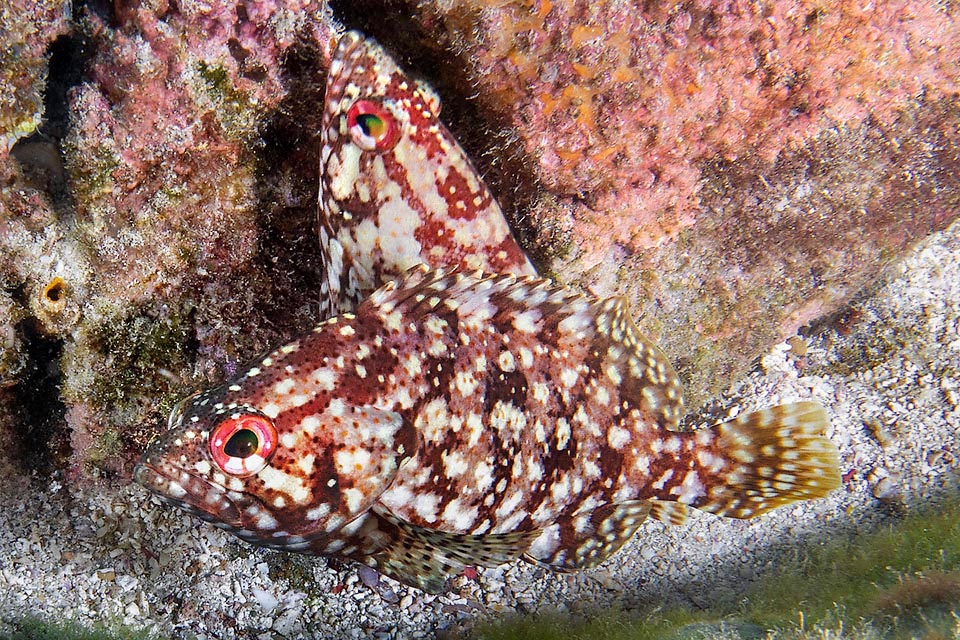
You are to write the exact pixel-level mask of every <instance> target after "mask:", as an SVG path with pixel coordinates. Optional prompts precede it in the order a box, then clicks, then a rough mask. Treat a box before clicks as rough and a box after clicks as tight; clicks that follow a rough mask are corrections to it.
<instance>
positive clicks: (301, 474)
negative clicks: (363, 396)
mask: <svg viewBox="0 0 960 640" xmlns="http://www.w3.org/2000/svg"><path fill="white" fill-rule="evenodd" d="M276 356H277V357H276V360H277V361H278V366H279V367H280V368H279V370H280V371H287V372H289V371H290V370H291V368H293V370H295V371H296V370H298V368H296V367H292V365H291V366H289V367H288V366H286V365H285V364H284V357H285V356H284V355H283V354H282V353H281V352H280V351H278V352H277V354H276ZM288 364H289V363H288ZM254 370H256V371H259V375H257V376H256V377H252V376H249V373H247V374H241V375H240V376H238V377H237V378H235V379H233V380H229V381H227V382H225V383H224V384H223V385H221V386H219V387H216V388H214V389H211V390H208V391H205V392H203V393H197V394H194V395H192V396H189V397H187V398H185V399H184V400H183V401H182V402H181V403H180V404H179V405H177V406H176V407H175V408H174V409H173V411H172V412H171V414H170V418H169V422H168V428H167V430H166V432H165V433H163V434H162V435H161V436H160V437H159V438H158V439H157V440H156V441H155V442H154V443H152V444H151V445H150V446H149V447H148V449H147V450H146V451H145V452H144V454H143V457H142V458H141V460H140V462H139V463H138V464H137V466H136V469H135V472H134V476H135V479H136V481H137V482H138V483H140V484H141V485H143V486H144V487H146V488H147V489H149V490H150V491H152V492H153V493H155V494H157V495H158V496H159V497H160V498H161V499H163V500H164V501H166V502H168V503H170V504H173V505H174V506H176V507H179V508H180V509H183V510H185V511H187V512H189V513H191V514H193V515H196V516H198V517H200V518H202V519H204V520H207V521H209V522H211V523H213V524H214V525H216V526H218V527H220V528H222V529H226V530H229V531H231V532H232V533H234V534H236V535H238V536H239V537H241V538H243V539H245V540H247V541H249V542H253V543H255V544H259V545H262V546H269V547H275V548H286V549H292V550H306V549H308V548H316V547H317V546H318V545H320V546H321V547H322V544H323V542H324V541H325V540H330V539H335V538H336V537H337V535H338V532H339V531H340V529H341V528H343V527H345V526H347V525H348V524H349V523H351V522H353V521H354V520H356V519H357V518H358V516H360V515H362V514H363V513H365V512H366V511H367V510H368V509H369V508H370V507H371V506H372V505H373V504H374V503H375V501H376V500H377V498H378V497H379V496H380V494H381V493H383V491H385V490H386V489H387V488H388V487H389V486H390V484H391V483H392V482H393V479H394V477H395V476H396V474H397V471H398V469H399V467H400V465H401V464H402V463H403V462H404V461H405V460H407V459H409V458H410V457H412V456H413V455H414V453H415V448H416V439H415V432H414V430H413V428H412V426H410V425H408V424H407V423H406V422H405V421H404V419H403V418H402V416H401V415H400V414H399V413H396V412H393V411H389V410H381V409H378V408H377V407H375V406H371V405H367V404H360V403H356V404H353V403H351V402H349V401H347V400H345V399H343V398H340V397H335V396H334V395H333V394H332V392H334V391H335V389H327V390H326V391H325V392H317V393H314V394H312V395H310V394H309V393H305V394H301V395H307V396H308V399H307V401H304V400H303V398H301V399H300V400H296V401H295V402H294V403H290V402H289V400H287V404H283V401H284V399H279V398H278V397H277V396H276V394H273V395H269V394H267V393H266V392H265V391H264V387H266V389H270V390H274V391H276V390H277V389H280V390H286V389H287V388H288V387H291V388H293V389H295V390H301V391H305V392H306V391H309V388H310V386H309V381H308V380H307V379H304V380H294V381H292V382H291V381H290V380H291V378H277V379H270V375H271V373H272V368H271V369H267V368H266V367H262V366H261V367H255V368H253V369H251V371H254ZM255 380H256V382H254V381H255ZM327 386H328V385H325V386H324V389H326V388H327ZM288 397H289V394H288V396H285V398H288ZM294 405H296V406H294Z"/></svg>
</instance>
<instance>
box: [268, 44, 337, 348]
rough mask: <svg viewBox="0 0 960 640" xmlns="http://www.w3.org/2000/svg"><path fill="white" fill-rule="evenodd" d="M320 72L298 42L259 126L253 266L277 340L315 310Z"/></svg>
mask: <svg viewBox="0 0 960 640" xmlns="http://www.w3.org/2000/svg"><path fill="white" fill-rule="evenodd" d="M325 74H326V67H325V65H324V63H323V57H322V52H321V51H320V49H319V48H318V45H317V43H315V42H313V41H312V40H309V39H307V38H303V39H301V40H299V41H298V42H297V43H295V44H294V45H293V46H291V47H290V49H289V50H288V51H287V53H286V54H285V56H284V60H283V76H284V82H285V86H286V89H287V94H286V96H285V97H284V99H283V101H282V102H281V103H280V104H279V105H278V107H277V108H276V109H275V110H274V112H273V113H272V114H271V115H270V116H269V118H267V120H266V121H265V122H264V123H263V124H262V126H261V129H260V131H261V135H260V138H261V141H262V143H263V145H262V147H260V148H259V149H258V151H257V153H258V172H257V180H256V184H257V200H258V209H259V211H260V216H259V225H260V233H259V234H258V237H259V247H258V253H257V258H256V261H257V262H258V263H259V264H260V265H261V267H262V269H263V270H264V273H265V275H266V278H267V280H268V281H269V283H270V296H269V299H264V300H263V302H262V305H261V307H260V308H259V309H258V313H259V314H262V315H263V316H264V317H268V318H272V319H274V321H273V322H272V323H271V324H272V325H273V326H272V328H273V329H274V330H276V332H277V337H278V339H279V338H284V339H285V338H287V337H289V336H290V335H293V334H294V333H296V332H298V331H303V330H306V329H307V328H309V327H310V326H313V325H314V324H315V323H316V322H317V321H318V317H317V313H318V310H319V291H320V277H321V275H322V271H323V266H322V264H321V259H320V246H319V242H320V241H319V237H318V233H317V193H318V189H319V181H320V176H319V168H320V123H321V118H322V115H323V96H324V76H325Z"/></svg>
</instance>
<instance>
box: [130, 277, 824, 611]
mask: <svg viewBox="0 0 960 640" xmlns="http://www.w3.org/2000/svg"><path fill="white" fill-rule="evenodd" d="M682 416H683V398H682V390H681V385H680V382H679V379H678V377H677V374H676V373H675V371H674V370H673V368H672V367H671V365H670V363H669V361H668V360H667V358H666V357H665V356H664V354H663V353H662V352H661V351H660V350H659V349H658V348H657V347H656V346H655V345H654V344H653V343H652V342H651V341H650V340H648V339H647V338H645V337H644V336H643V335H642V334H641V333H640V332H639V331H638V329H637V327H636V325H635V324H634V322H633V320H632V318H631V316H630V313H629V309H628V306H627V303H626V301H625V300H624V299H623V298H616V297H614V298H606V299H601V298H598V297H595V296H592V295H590V294H587V293H582V292H580V291H578V290H575V289H572V288H570V287H566V286H563V285H559V284H555V283H553V282H552V281H550V280H548V279H545V278H540V277H537V276H532V275H516V274H490V273H485V272H482V271H466V270H463V269H459V268H454V269H447V270H445V269H432V268H429V267H427V266H424V265H419V266H416V267H413V268H411V269H410V270H408V271H407V272H405V273H404V274H402V275H401V277H400V278H398V279H396V280H392V281H390V282H388V283H387V284H385V285H384V286H382V287H381V288H379V289H377V290H376V291H374V292H373V293H372V294H371V295H369V296H368V297H367V298H365V299H364V300H363V301H361V302H360V303H359V304H358V305H357V306H356V308H355V309H354V310H353V311H351V312H344V313H342V314H339V315H337V316H334V317H332V318H329V319H327V320H325V321H323V322H321V323H319V324H318V325H317V326H316V327H315V328H314V329H313V330H311V331H309V332H307V333H305V334H303V335H300V336H298V337H297V338H296V339H294V340H293V341H291V342H289V343H287V344H285V345H283V346H281V347H279V348H277V349H275V350H274V351H272V352H270V353H269V354H267V355H266V356H265V357H262V358H259V359H257V360H255V361H254V362H252V363H251V364H249V365H248V366H247V367H245V368H243V369H241V370H240V371H239V372H238V373H237V374H236V375H235V376H234V377H232V378H230V379H228V380H226V381H225V382H223V383H222V384H221V385H219V386H216V387H214V388H212V389H209V390H206V391H203V392H201V393H198V394H195V395H193V396H189V397H187V398H186V399H184V400H183V401H182V402H181V403H180V404H179V405H178V406H177V407H176V408H175V409H174V410H173V411H172V413H171V415H170V419H169V424H168V430H167V431H166V432H165V433H164V434H163V435H162V436H161V437H160V438H159V439H158V440H157V441H156V442H154V443H153V444H152V445H150V447H149V448H148V449H147V451H146V452H145V453H144V455H143V457H142V459H141V460H140V462H139V463H138V465H137V466H136V469H135V478H136V480H137V482H139V483H140V484H141V485H143V486H144V487H146V488H147V489H149V490H150V491H152V492H154V493H155V494H157V495H158V496H160V498H161V499H163V500H165V501H167V502H169V503H171V504H173V505H175V506H177V507H179V508H181V509H184V510H186V511H187V512H189V513H192V514H194V515H196V516H199V517H200V518H202V519H205V520H207V521H209V522H212V523H213V524H214V525H216V526H218V527H220V528H222V529H225V530H227V531H230V532H232V533H234V534H235V535H237V536H239V537H240V538H242V539H243V540H246V541H248V542H250V543H253V544H255V545H260V546H264V547H269V548H275V549H285V550H289V551H297V552H302V553H308V554H316V555H322V556H327V557H333V558H339V559H343V560H350V561H355V562H358V563H361V564H364V565H366V566H369V567H373V568H375V569H376V570H378V571H379V572H381V573H383V574H385V575H387V576H390V577H392V578H395V579H396V580H399V581H400V582H402V583H404V584H406V585H410V586H412V587H415V588H417V589H421V590H423V591H426V592H429V593H440V592H442V591H444V590H445V589H447V588H449V585H450V578H452V577H454V576H456V575H458V574H460V573H461V572H462V571H463V570H464V568H465V567H468V566H498V565H501V564H505V563H508V562H513V561H515V560H522V561H526V562H529V563H533V564H536V565H539V566H542V567H546V568H548V569H551V570H554V571H559V572H570V571H578V570H583V569H587V568H590V567H594V566H596V565H598V564H599V563H601V562H603V561H604V560H606V559H607V558H609V557H610V556H611V555H612V554H613V553H615V552H616V551H617V550H618V549H620V548H621V547H623V545H624V544H625V543H626V542H627V541H628V540H629V539H630V538H631V537H632V536H633V535H634V533H635V532H636V531H637V529H638V528H639V527H640V526H641V524H642V523H643V522H645V521H646V520H647V519H649V518H653V519H656V520H659V521H661V522H664V523H668V524H682V523H683V521H684V520H685V518H686V517H687V515H688V512H689V510H690V509H697V510H700V511H704V512H708V513H712V514H716V515H720V516H727V517H732V518H740V519H746V518H753V517H756V516H759V515H761V514H763V513H766V512H767V511H769V510H771V509H774V508H776V507H779V506H781V505H785V504H789V503H793V502H796V501H799V500H810V499H815V498H820V497H823V496H826V495H828V494H829V493H830V492H831V491H833V490H834V489H836V488H838V487H839V486H840V475H839V471H838V467H839V453H838V449H837V447H836V445H835V444H833V443H832V442H831V440H830V439H829V438H828V437H827V436H826V435H825V433H826V431H827V430H828V428H829V422H828V417H827V413H826V410H825V409H824V408H823V407H822V406H821V405H819V404H817V403H815V402H810V401H800V402H795V403H791V404H784V405H781V406H776V407H771V408H767V409H762V410H760V411H756V412H752V413H745V414H741V415H738V416H736V417H734V418H732V419H730V420H727V421H725V422H722V423H720V424H718V425H715V426H713V427H709V428H701V429H697V430H682V429H681V428H680V420H681V418H682Z"/></svg>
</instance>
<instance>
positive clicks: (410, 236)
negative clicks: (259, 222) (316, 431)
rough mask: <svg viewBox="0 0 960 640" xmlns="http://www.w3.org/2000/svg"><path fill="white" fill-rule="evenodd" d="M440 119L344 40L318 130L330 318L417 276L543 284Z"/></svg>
mask: <svg viewBox="0 0 960 640" xmlns="http://www.w3.org/2000/svg"><path fill="white" fill-rule="evenodd" d="M439 112H440V99H439V98H438V97H437V94H436V93H435V92H434V91H433V90H432V89H431V88H429V87H428V86H427V85H425V84H424V83H422V82H418V81H416V80H414V79H413V78H411V77H410V76H408V75H407V74H406V73H404V72H403V70H401V69H400V68H399V67H398V66H397V64H396V62H394V61H393V59H392V58H391V57H390V56H389V55H388V54H387V53H386V51H384V49H383V48H382V47H381V46H380V45H379V44H378V43H377V42H376V41H375V40H373V39H370V38H365V37H364V36H363V35H362V34H360V33H358V32H356V31H350V32H348V33H346V34H345V35H344V36H343V37H342V38H341V39H340V42H339V43H338V44H337V48H336V51H334V53H333V56H332V59H331V62H330V70H329V73H328V76H327V89H326V96H325V100H324V111H323V125H322V130H321V135H322V138H323V146H322V148H321V151H320V165H321V166H320V207H319V210H320V249H321V253H322V255H323V262H324V267H325V270H326V278H325V279H324V281H323V283H322V284H321V305H322V306H321V313H322V315H323V317H327V316H329V315H332V314H331V313H330V312H336V311H340V310H349V309H352V308H353V307H354V306H356V304H357V303H359V302H360V301H361V300H363V299H364V298H365V297H366V296H368V295H370V293H372V292H373V290H374V289H376V288H377V287H379V286H380V285H382V284H383V283H384V282H386V281H388V280H390V279H392V278H395V277H397V276H399V275H400V274H401V273H403V272H404V271H406V270H407V269H409V268H410V267H413V266H415V265H418V264H428V265H430V266H432V267H436V268H453V267H457V266H459V267H461V268H465V269H469V270H471V271H472V270H474V269H482V270H483V271H488V272H492V273H512V274H514V275H536V271H535V270H534V268H533V265H531V264H530V261H529V260H528V259H527V256H526V254H525V253H524V252H523V250H522V249H521V248H520V246H519V245H518V244H517V242H516V240H515V239H514V237H513V235H512V234H511V232H510V227H509V226H507V222H506V220H505V219H504V217H503V213H502V211H501V210H500V205H499V204H497V201H496V200H495V199H494V198H493V196H492V195H491V194H490V191H489V190H488V189H487V186H486V184H484V182H483V178H481V177H480V175H479V174H478V173H477V171H476V169H474V167H473V165H472V164H471V163H470V159H469V158H468V157H467V155H466V153H464V151H463V149H461V148H460V145H459V144H457V141H456V140H455V139H454V137H453V136H452V135H451V134H450V132H449V131H448V130H447V128H446V127H445V126H444V125H443V123H442V122H441V121H440V120H439V119H438V117H437V116H438V115H439Z"/></svg>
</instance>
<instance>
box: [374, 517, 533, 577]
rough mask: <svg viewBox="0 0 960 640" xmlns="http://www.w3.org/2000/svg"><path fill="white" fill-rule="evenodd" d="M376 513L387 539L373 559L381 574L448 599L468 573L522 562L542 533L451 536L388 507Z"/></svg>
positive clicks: (525, 532)
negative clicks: (453, 584)
mask: <svg viewBox="0 0 960 640" xmlns="http://www.w3.org/2000/svg"><path fill="white" fill-rule="evenodd" d="M373 513H374V515H375V516H376V517H377V518H378V519H379V529H380V533H381V534H386V535H385V538H386V540H385V543H384V544H383V546H382V547H381V548H380V549H378V551H377V552H376V553H375V554H374V555H373V558H374V559H375V560H376V562H377V569H378V570H379V571H380V572H381V573H384V574H386V575H388V576H390V577H391V578H394V579H396V580H399V581H400V582H403V583H405V584H408V585H411V586H414V587H417V588H418V589H422V590H423V591H426V592H427V593H442V592H443V591H444V587H445V583H446V581H447V579H448V578H453V577H455V576H456V575H458V574H459V573H460V572H461V571H463V569H464V568H465V567H470V566H484V567H495V566H497V565H501V564H504V563H506V562H510V561H511V560H516V559H517V558H519V557H520V556H521V554H523V553H524V552H525V551H526V550H527V548H528V547H529V546H530V544H531V543H532V542H533V541H534V540H535V539H537V538H538V537H539V536H540V533H541V532H540V531H521V532H517V533H496V534H480V535H470V534H459V533H447V532H444V531H436V530H434V529H427V528H424V527H420V526H417V525H415V524H412V523H410V522H407V521H406V520H402V519H400V518H398V517H397V516H395V515H393V514H392V513H390V512H389V511H388V510H387V509H385V508H382V507H375V508H374V509H373Z"/></svg>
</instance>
